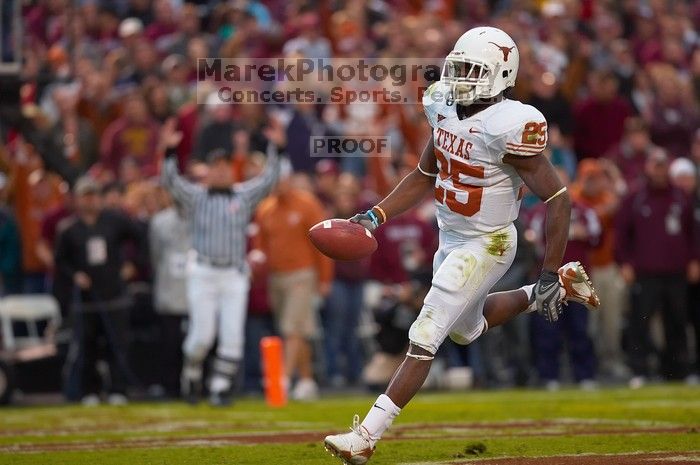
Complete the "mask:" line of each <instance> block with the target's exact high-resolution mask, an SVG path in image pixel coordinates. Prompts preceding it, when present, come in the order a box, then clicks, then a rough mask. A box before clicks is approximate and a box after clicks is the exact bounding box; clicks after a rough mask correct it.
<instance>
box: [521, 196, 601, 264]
mask: <svg viewBox="0 0 700 465" xmlns="http://www.w3.org/2000/svg"><path fill="white" fill-rule="evenodd" d="M546 213H547V207H546V205H545V204H544V203H541V204H539V205H538V206H537V207H536V210H535V212H534V213H533V214H532V217H531V219H530V223H529V226H530V229H531V230H532V231H534V232H535V235H536V237H537V243H538V248H539V250H540V252H541V254H542V255H544V250H545V245H546V244H545V217H546ZM577 225H580V226H583V227H584V228H585V229H586V235H587V237H586V238H585V239H580V238H577V239H573V238H571V237H570V238H569V240H568V242H567V243H566V251H565V252H564V258H563V260H562V263H568V262H581V263H582V264H583V265H584V266H588V265H589V262H590V257H591V252H592V251H593V250H594V248H595V247H597V246H598V245H599V244H600V236H601V233H602V229H601V225H600V220H599V219H598V216H597V215H596V213H595V211H594V210H593V209H592V208H589V207H587V206H586V205H584V204H583V203H581V202H579V201H576V200H574V201H572V202H571V223H570V227H569V235H570V236H571V235H572V234H573V233H574V227H575V226H577Z"/></svg>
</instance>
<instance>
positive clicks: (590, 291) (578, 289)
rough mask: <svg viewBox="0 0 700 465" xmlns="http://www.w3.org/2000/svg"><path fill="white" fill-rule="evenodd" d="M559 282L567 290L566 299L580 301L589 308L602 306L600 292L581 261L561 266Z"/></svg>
mask: <svg viewBox="0 0 700 465" xmlns="http://www.w3.org/2000/svg"><path fill="white" fill-rule="evenodd" d="M559 282H560V283H561V286H562V288H563V289H564V291H565V292H566V295H565V296H564V300H567V301H568V300H572V301H574V302H578V303H580V304H583V305H585V306H586V307H587V308H588V309H589V310H595V309H596V308H598V307H599V306H600V299H599V298H598V294H596V292H595V289H594V288H593V284H592V283H591V280H590V279H589V278H588V274H587V273H586V270H584V269H583V265H581V262H569V263H566V264H565V265H563V266H562V267H561V268H559Z"/></svg>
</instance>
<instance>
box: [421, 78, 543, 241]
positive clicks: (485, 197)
mask: <svg viewBox="0 0 700 465" xmlns="http://www.w3.org/2000/svg"><path fill="white" fill-rule="evenodd" d="M448 91H449V89H448V88H447V87H445V86H443V85H442V84H441V83H440V82H437V83H435V84H433V85H432V86H430V87H429V88H428V89H427V90H426V92H425V94H424V95H423V107H424V110H425V114H426V116H427V117H428V121H429V122H430V126H432V128H433V138H434V143H435V147H434V152H435V156H436V158H437V163H438V169H439V172H438V173H437V177H436V180H435V202H436V204H437V220H438V226H439V227H440V229H441V230H443V231H447V232H454V233H457V234H459V235H462V236H467V237H473V236H479V235H483V234H489V233H493V232H495V231H498V230H500V229H503V228H506V227H508V226H509V225H510V224H512V223H513V221H515V219H516V218H517V217H518V212H519V210H520V201H521V198H522V186H523V181H522V180H521V179H520V176H518V173H517V172H516V171H515V168H513V167H512V166H510V165H508V164H505V163H503V156H504V155H505V154H506V153H511V154H514V155H521V156H532V155H537V154H539V153H542V151H543V150H544V148H545V146H546V145H547V122H546V121H545V118H544V116H543V115H542V113H540V111H539V110H537V109H535V108H534V107H532V106H530V105H525V104H523V103H521V102H518V101H515V100H507V99H505V100H503V101H501V102H499V103H495V104H493V105H491V106H489V107H488V108H486V109H484V110H482V111H480V112H478V113H476V114H475V115H473V116H470V117H468V118H465V119H463V120H460V119H459V117H458V116H457V110H456V109H457V105H455V104H452V105H448V104H447V103H446V98H445V97H446V96H447V95H448Z"/></svg>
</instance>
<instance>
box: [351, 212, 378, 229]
mask: <svg viewBox="0 0 700 465" xmlns="http://www.w3.org/2000/svg"><path fill="white" fill-rule="evenodd" d="M350 221H352V222H353V223H359V224H361V225H362V226H364V227H365V228H367V229H369V230H370V231H371V232H374V230H375V229H377V228H378V227H379V226H380V225H381V224H382V220H381V218H380V217H379V215H377V214H376V213H375V212H373V211H372V210H371V209H370V210H367V211H366V212H364V213H358V214H357V215H355V216H353V217H352V218H350Z"/></svg>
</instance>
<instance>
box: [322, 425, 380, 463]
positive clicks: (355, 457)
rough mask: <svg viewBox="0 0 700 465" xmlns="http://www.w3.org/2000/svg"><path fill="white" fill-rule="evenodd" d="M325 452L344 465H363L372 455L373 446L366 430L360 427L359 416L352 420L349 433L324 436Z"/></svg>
mask: <svg viewBox="0 0 700 465" xmlns="http://www.w3.org/2000/svg"><path fill="white" fill-rule="evenodd" d="M323 444H324V446H325V447H326V450H327V451H328V452H329V453H330V454H331V455H332V456H334V457H338V458H339V459H340V460H342V461H343V463H344V464H345V465H364V464H365V463H367V462H368V461H369V458H370V457H372V454H374V444H373V441H372V439H371V438H370V437H369V433H368V432H367V430H366V429H364V428H363V427H362V425H360V417H359V415H355V417H354V418H353V419H352V428H350V432H349V433H345V434H334V435H332V436H326V439H325V440H324V441H323Z"/></svg>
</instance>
